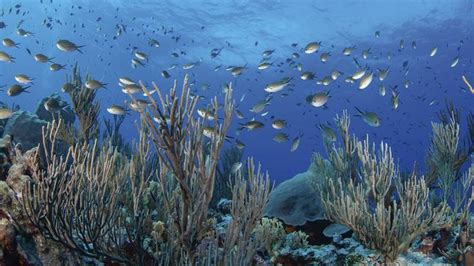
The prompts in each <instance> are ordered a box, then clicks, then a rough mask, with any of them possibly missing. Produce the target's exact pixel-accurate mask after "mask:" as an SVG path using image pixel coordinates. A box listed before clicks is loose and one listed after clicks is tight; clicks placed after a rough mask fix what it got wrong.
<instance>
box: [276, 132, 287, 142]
mask: <svg viewBox="0 0 474 266" xmlns="http://www.w3.org/2000/svg"><path fill="white" fill-rule="evenodd" d="M273 140H274V141H275V142H277V143H283V142H287V141H288V134H285V133H283V132H280V133H277V134H275V136H273Z"/></svg>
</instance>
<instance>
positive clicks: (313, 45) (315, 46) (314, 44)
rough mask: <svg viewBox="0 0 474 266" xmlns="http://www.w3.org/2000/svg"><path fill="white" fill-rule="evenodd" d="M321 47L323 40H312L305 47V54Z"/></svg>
mask: <svg viewBox="0 0 474 266" xmlns="http://www.w3.org/2000/svg"><path fill="white" fill-rule="evenodd" d="M319 48H321V42H310V43H308V44H307V45H306V46H305V48H304V53H305V54H313V53H316V52H317V51H318V50H319Z"/></svg>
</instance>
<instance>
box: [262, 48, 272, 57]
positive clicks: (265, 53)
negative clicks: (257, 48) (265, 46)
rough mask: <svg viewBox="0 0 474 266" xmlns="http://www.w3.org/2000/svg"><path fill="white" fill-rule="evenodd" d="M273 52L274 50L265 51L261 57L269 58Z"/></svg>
mask: <svg viewBox="0 0 474 266" xmlns="http://www.w3.org/2000/svg"><path fill="white" fill-rule="evenodd" d="M274 52H275V49H273V50H266V51H263V53H262V56H263V57H269V56H271V55H272V54H273V53H274Z"/></svg>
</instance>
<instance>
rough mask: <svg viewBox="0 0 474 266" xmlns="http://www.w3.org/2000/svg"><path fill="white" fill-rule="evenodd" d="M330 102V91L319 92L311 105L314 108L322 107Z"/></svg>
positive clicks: (313, 97) (314, 95) (312, 99)
mask: <svg viewBox="0 0 474 266" xmlns="http://www.w3.org/2000/svg"><path fill="white" fill-rule="evenodd" d="M328 100H329V91H323V92H317V93H315V94H313V96H312V98H311V105H312V106H314V107H322V106H324V105H325V104H326V103H327V102H328Z"/></svg>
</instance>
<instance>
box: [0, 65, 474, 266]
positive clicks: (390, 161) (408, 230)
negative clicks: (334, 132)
mask: <svg viewBox="0 0 474 266" xmlns="http://www.w3.org/2000/svg"><path fill="white" fill-rule="evenodd" d="M88 79H89V77H88V76H87V75H86V79H85V80H88ZM68 82H70V83H71V84H73V86H74V88H75V89H74V90H73V91H71V92H69V93H70V96H71V100H72V102H73V105H72V112H71V110H69V111H67V110H62V111H60V114H61V113H62V115H58V116H52V115H50V114H48V113H46V112H45V111H46V110H43V109H41V107H42V106H43V105H44V104H43V102H44V100H43V102H42V103H40V105H39V108H38V110H37V115H35V114H32V113H28V112H24V111H16V112H15V114H14V115H13V116H12V117H11V118H9V119H8V120H7V125H6V128H5V134H4V135H3V138H2V139H0V251H1V252H0V265H30V264H32V265H78V264H93V265H100V264H107V265H117V264H123V265H275V264H276V265H358V264H362V265H374V264H385V263H388V264H390V263H396V264H413V263H418V264H433V263H453V264H454V263H462V264H464V265H471V264H472V263H473V261H474V255H473V254H474V253H473V251H472V250H473V247H474V238H473V237H472V235H473V234H474V229H473V228H474V225H473V224H474V223H473V221H472V217H471V216H470V212H469V210H470V206H471V203H472V200H473V198H472V195H471V194H470V193H471V187H472V182H473V180H474V162H472V164H471V166H470V167H469V169H467V170H466V171H464V172H463V171H462V170H464V169H465V168H463V166H465V164H467V162H468V161H469V159H471V157H470V155H471V153H472V150H473V149H472V148H471V145H470V143H471V142H469V143H468V145H467V146H465V147H464V146H462V145H459V140H460V132H461V131H460V124H459V121H460V118H459V117H460V115H459V113H458V112H455V111H454V108H453V107H450V109H449V108H448V109H449V112H450V116H449V117H447V115H446V114H445V113H444V115H443V114H442V115H440V118H441V123H433V125H432V127H433V134H432V141H431V146H430V148H429V150H428V156H427V166H428V171H427V174H426V175H425V176H426V177H425V176H419V175H417V174H415V173H416V171H415V170H414V171H413V172H412V173H409V174H407V173H400V171H399V167H398V165H397V163H396V159H395V158H393V156H392V152H391V148H390V147H389V146H388V144H386V143H383V142H382V143H381V145H380V146H376V145H374V144H371V143H370V142H369V140H368V137H366V138H365V139H364V140H359V139H358V138H357V137H356V136H351V135H350V134H349V126H350V118H349V115H348V114H347V112H343V114H342V115H341V116H337V117H336V119H335V121H336V125H337V128H338V129H339V132H340V137H341V140H342V142H341V143H340V144H339V143H337V142H336V143H333V142H331V141H330V140H328V139H325V140H324V146H325V148H326V152H327V159H325V158H324V157H323V156H322V155H320V154H315V155H314V158H313V161H312V163H311V165H310V167H309V169H308V170H307V171H306V172H304V173H301V174H298V175H296V176H295V177H293V178H291V179H289V180H287V181H285V182H283V183H282V184H280V185H279V186H278V187H277V188H275V189H273V188H272V186H271V182H270V178H269V175H268V173H266V172H264V171H262V169H261V166H260V165H259V164H256V163H254V160H253V158H248V159H247V160H245V161H243V160H242V151H241V150H239V149H238V148H237V147H231V148H229V149H228V150H226V151H224V152H223V147H224V142H225V140H226V135H227V130H228V129H229V127H230V124H231V119H232V114H233V112H234V102H233V100H232V87H231V86H229V88H228V90H226V93H225V97H224V102H223V104H219V103H218V100H217V98H214V99H212V102H211V105H212V108H209V110H212V112H213V113H212V116H213V119H212V120H209V119H201V118H198V116H197V115H196V111H197V109H196V106H197V101H198V97H193V96H192V94H191V90H190V88H189V84H188V77H187V76H186V77H185V79H184V83H183V87H182V88H181V91H180V92H179V93H178V88H177V82H176V81H175V83H174V86H173V87H172V88H171V89H170V91H169V92H168V93H167V94H165V93H163V92H162V91H161V90H160V89H158V87H157V86H156V85H155V84H153V88H151V89H152V90H153V91H156V92H155V93H153V95H152V94H151V93H150V90H149V88H147V87H145V86H144V85H141V87H142V89H143V91H144V93H145V95H147V98H148V99H147V104H143V102H145V101H144V100H140V102H139V101H138V100H136V99H135V98H133V96H132V95H131V104H133V105H134V106H138V107H139V108H136V110H135V111H137V112H138V113H139V114H140V119H141V120H140V122H139V123H137V125H136V127H137V130H138V139H137V140H136V141H134V142H132V143H126V142H125V140H124V138H123V137H122V136H121V134H120V127H121V125H122V123H123V121H124V116H117V117H114V119H113V120H106V121H105V131H104V132H101V130H100V126H99V120H98V115H99V109H100V108H99V107H100V105H99V103H98V102H97V101H96V100H95V93H93V92H91V91H93V90H88V89H86V88H85V87H84V85H83V82H84V81H83V80H82V79H81V76H80V73H79V69H78V68H77V66H76V67H75V68H74V69H73V75H72V77H71V78H69V79H68ZM51 97H54V98H55V99H56V100H58V101H60V100H61V99H60V98H59V97H58V96H57V95H52V96H51ZM140 103H141V104H140ZM85 106H88V107H90V108H84V107H85ZM219 117H220V118H219ZM76 118H77V120H78V122H79V123H78V127H77V128H76V127H75V125H74V123H73V121H74V120H75V119H76ZM473 121H474V119H473V118H472V116H468V127H469V134H468V137H467V139H469V141H470V140H471V138H472V136H474V134H472V133H473V132H474V131H473V130H472V129H473V128H474V126H473V125H474V122H473ZM20 127H25V128H26V127H28V128H29V129H32V130H29V131H28V132H17V131H18V129H19V128H20ZM34 130H36V131H37V132H34ZM38 132H40V133H38ZM204 132H206V134H204ZM7 133H13V134H14V136H15V137H14V138H13V137H12V136H11V135H9V134H7ZM22 133H23V134H22ZM33 133H34V135H31V134H33ZM28 134H29V135H28ZM471 160H472V159H471ZM244 162H245V163H244ZM243 165H244V166H243Z"/></svg>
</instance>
